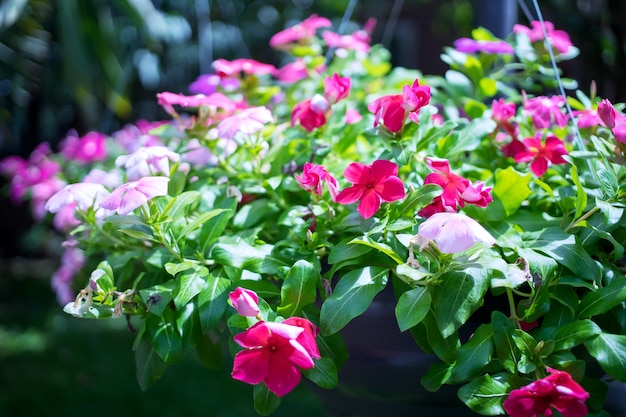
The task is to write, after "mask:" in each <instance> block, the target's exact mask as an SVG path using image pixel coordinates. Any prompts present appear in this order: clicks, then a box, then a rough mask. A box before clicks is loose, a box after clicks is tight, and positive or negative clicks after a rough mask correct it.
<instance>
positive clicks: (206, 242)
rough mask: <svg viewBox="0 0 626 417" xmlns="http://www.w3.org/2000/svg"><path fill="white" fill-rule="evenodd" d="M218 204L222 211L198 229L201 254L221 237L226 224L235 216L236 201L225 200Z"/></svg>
mask: <svg viewBox="0 0 626 417" xmlns="http://www.w3.org/2000/svg"><path fill="white" fill-rule="evenodd" d="M218 204H219V206H220V207H219V208H223V209H224V210H222V212H221V213H219V214H218V215H217V216H215V217H211V218H210V219H208V220H207V221H205V222H204V224H202V228H201V229H200V239H199V246H200V251H201V252H202V253H205V252H206V251H207V249H208V248H209V246H210V245H212V244H213V243H214V242H215V241H216V240H217V238H218V237H220V236H221V235H222V233H223V232H224V230H225V229H226V226H228V222H229V221H230V219H231V218H232V217H233V216H234V215H235V209H236V208H237V200H236V199H235V198H233V197H231V198H226V199H224V200H222V201H220V202H219V203H218Z"/></svg>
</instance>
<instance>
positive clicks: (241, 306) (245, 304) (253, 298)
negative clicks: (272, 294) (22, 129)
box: [228, 287, 259, 317]
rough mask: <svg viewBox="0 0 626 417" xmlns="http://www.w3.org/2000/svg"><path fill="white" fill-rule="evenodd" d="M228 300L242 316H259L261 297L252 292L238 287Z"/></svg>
mask: <svg viewBox="0 0 626 417" xmlns="http://www.w3.org/2000/svg"><path fill="white" fill-rule="evenodd" d="M228 300H229V301H230V305H232V306H233V308H234V309H235V310H236V311H237V314H239V315H240V316H244V317H255V316H256V315H257V314H259V296H258V295H257V293H255V292H254V291H252V290H248V289H245V288H241V287H237V288H235V291H231V292H230V294H228Z"/></svg>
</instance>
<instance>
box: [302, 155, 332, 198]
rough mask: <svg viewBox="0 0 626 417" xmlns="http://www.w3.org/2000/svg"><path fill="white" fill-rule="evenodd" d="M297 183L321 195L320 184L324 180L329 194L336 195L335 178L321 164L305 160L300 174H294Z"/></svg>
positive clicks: (321, 184)
mask: <svg viewBox="0 0 626 417" xmlns="http://www.w3.org/2000/svg"><path fill="white" fill-rule="evenodd" d="M295 177H296V180H297V181H298V184H299V185H300V187H302V188H303V189H305V190H307V191H308V192H310V193H315V194H317V195H322V186H323V183H324V182H326V185H327V186H328V190H329V191H330V195H331V196H332V198H333V199H334V198H335V197H336V196H337V180H336V179H335V178H334V177H333V176H332V175H330V173H329V172H328V171H327V170H326V168H324V167H323V166H322V165H318V164H312V163H310V162H307V163H305V164H304V168H303V171H302V175H298V174H296V175H295Z"/></svg>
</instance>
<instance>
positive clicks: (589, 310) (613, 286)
mask: <svg viewBox="0 0 626 417" xmlns="http://www.w3.org/2000/svg"><path fill="white" fill-rule="evenodd" d="M624 301H626V277H624V276H617V277H615V278H614V279H613V281H611V283H610V284H609V285H607V286H606V287H602V288H600V289H598V290H596V291H592V292H590V293H588V294H587V295H585V296H584V297H583V299H582V301H581V302H580V308H579V310H578V317H581V318H589V317H593V316H597V315H598V314H602V313H606V312H607V311H609V310H611V309H612V308H613V307H615V306H616V305H618V304H620V303H622V302H624Z"/></svg>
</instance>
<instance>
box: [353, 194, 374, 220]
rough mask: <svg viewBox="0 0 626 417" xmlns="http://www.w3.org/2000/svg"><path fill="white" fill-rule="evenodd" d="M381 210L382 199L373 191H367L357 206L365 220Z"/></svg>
mask: <svg viewBox="0 0 626 417" xmlns="http://www.w3.org/2000/svg"><path fill="white" fill-rule="evenodd" d="M379 208H380V197H379V196H378V194H376V192H375V191H374V190H372V189H366V190H364V192H363V195H362V197H361V202H360V203H359V205H358V206H357V211H358V212H359V213H360V214H361V216H363V218H364V219H369V218H370V217H372V216H373V215H374V214H376V212H377V211H378V209H379Z"/></svg>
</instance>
